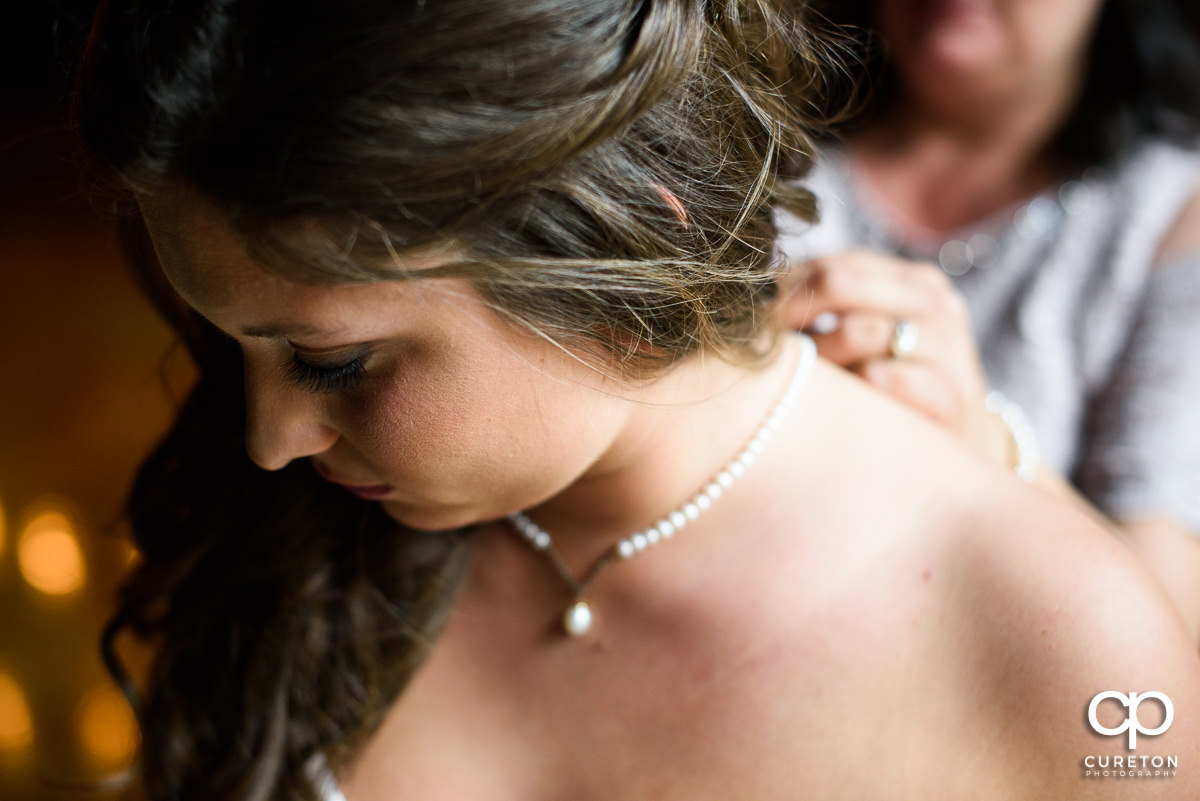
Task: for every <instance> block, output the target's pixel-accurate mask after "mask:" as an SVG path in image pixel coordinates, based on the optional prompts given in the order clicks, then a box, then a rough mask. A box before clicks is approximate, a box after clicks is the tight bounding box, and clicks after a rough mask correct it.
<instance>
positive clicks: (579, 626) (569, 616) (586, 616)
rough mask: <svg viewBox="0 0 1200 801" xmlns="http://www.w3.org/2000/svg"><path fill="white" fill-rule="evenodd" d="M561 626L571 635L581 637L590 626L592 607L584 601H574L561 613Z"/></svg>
mask: <svg viewBox="0 0 1200 801" xmlns="http://www.w3.org/2000/svg"><path fill="white" fill-rule="evenodd" d="M563 628H564V629H566V632H567V634H570V635H571V636H572V637H582V636H583V635H584V634H587V633H588V632H589V631H590V630H591V628H592V608H591V607H590V606H588V605H587V602H586V601H576V602H575V603H574V604H572V605H571V606H570V607H569V608H568V609H567V611H566V612H564V613H563Z"/></svg>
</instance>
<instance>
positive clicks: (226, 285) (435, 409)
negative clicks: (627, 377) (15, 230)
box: [142, 195, 631, 529]
mask: <svg viewBox="0 0 1200 801" xmlns="http://www.w3.org/2000/svg"><path fill="white" fill-rule="evenodd" d="M142 209H143V213H144V215H145V218H146V222H147V225H148V226H149V229H150V232H151V235H152V237H153V239H154V242H155V246H156V249H157V251H158V253H159V258H160V260H161V262H162V264H163V268H164V270H165V271H166V273H167V276H168V277H169V278H170V280H171V282H172V284H173V285H174V286H175V287H176V288H177V289H178V291H179V292H180V293H181V294H182V296H183V297H184V299H185V300H186V301H187V302H188V303H189V304H190V305H191V306H192V307H193V308H195V309H196V310H197V311H198V312H200V313H201V314H202V315H204V316H205V317H206V318H207V319H208V320H210V321H211V322H212V323H213V324H214V325H215V326H216V327H217V328H219V329H221V330H222V331H223V332H225V333H226V334H228V335H229V336H231V337H232V338H233V339H235V340H236V341H237V342H238V343H239V344H240V345H241V348H242V352H243V354H244V361H245V386H246V409H247V421H246V422H247V434H246V448H247V450H248V451H249V454H250V457H251V458H252V459H253V460H254V461H255V462H256V463H257V464H259V465H260V466H261V467H263V468H265V469H268V470H274V469H278V468H281V467H283V466H284V465H286V464H287V463H288V462H290V461H291V460H293V459H301V458H306V457H307V458H309V459H310V460H311V461H312V463H313V466H314V467H315V468H316V470H317V471H318V472H319V473H321V475H322V476H324V477H325V478H326V479H328V480H330V481H333V482H336V483H339V484H342V485H346V486H347V491H350V492H353V493H355V494H357V495H359V496H360V497H364V498H367V499H371V500H378V501H380V502H381V504H382V505H383V507H384V509H385V510H386V511H387V512H388V513H389V514H390V515H391V516H392V517H394V518H395V519H397V520H399V521H401V522H403V523H406V524H408V525H411V526H414V527H417V528H430V529H433V528H449V527H454V526H460V525H466V524H469V523H472V522H480V521H484V520H490V519H495V518H497V517H499V516H502V515H504V514H507V513H510V512H514V511H517V510H519V509H521V508H525V507H528V506H531V505H533V504H534V503H536V502H539V501H541V500H544V499H546V498H548V497H551V496H553V495H555V494H557V493H558V492H559V491H560V490H562V489H563V488H564V487H566V486H567V485H569V484H570V483H572V482H573V481H574V480H575V479H576V478H578V477H579V476H580V475H582V474H584V473H585V472H587V471H589V470H601V469H603V467H604V464H605V459H606V454H608V453H609V451H610V449H611V448H612V446H613V443H614V441H615V440H616V438H617V436H618V433H619V431H620V428H621V425H622V423H623V421H624V420H625V415H626V414H627V413H628V409H629V407H630V405H631V404H630V403H629V402H628V401H624V400H621V399H620V398H618V397H615V396H614V391H615V390H618V389H619V388H618V387H617V386H615V382H613V381H612V380H611V379H608V378H605V377H602V376H600V375H598V374H597V373H596V372H595V371H594V370H591V369H589V368H587V367H585V366H584V365H582V364H580V363H579V362H578V361H576V360H575V359H573V358H572V357H571V356H569V355H567V354H564V353H563V352H562V351H561V350H560V349H558V348H557V347H555V346H553V345H551V344H549V343H547V342H545V341H543V340H542V339H540V338H536V337H534V336H532V335H531V334H528V333H527V332H524V331H522V330H519V329H517V328H516V327H514V326H513V325H511V324H509V323H507V322H505V321H504V320H502V319H501V318H500V317H499V316H497V315H496V314H495V313H493V312H491V311H490V310H489V309H487V308H486V307H485V306H484V304H483V303H482V302H481V300H480V299H479V298H478V296H477V295H476V294H475V293H474V291H473V290H472V289H471V288H470V286H469V285H468V284H467V283H466V282H463V281H460V280H452V279H429V280H410V281H394V282H383V283H374V284H358V285H331V284H320V285H315V284H301V283H296V282H292V281H288V280H285V279H283V278H279V277H277V276H274V275H270V274H268V273H266V272H265V271H263V270H262V269H260V268H259V267H258V266H257V265H256V264H255V263H254V262H253V261H251V259H250V258H249V256H248V255H247V254H246V252H245V250H244V249H243V248H242V246H241V244H240V243H239V241H238V239H237V238H236V236H235V234H234V233H233V231H232V230H231V229H230V228H229V226H228V224H227V223H226V222H225V221H224V219H223V217H222V215H221V214H220V212H219V210H218V208H217V207H216V206H215V205H214V204H212V203H211V202H209V201H207V200H206V199H204V198H198V197H196V196H195V195H187V196H186V197H182V196H181V197H173V198H169V199H168V198H145V199H143V202H142ZM402 266H406V267H411V268H418V269H419V268H420V267H422V266H431V264H429V263H426V264H407V265H402Z"/></svg>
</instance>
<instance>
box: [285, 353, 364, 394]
mask: <svg viewBox="0 0 1200 801" xmlns="http://www.w3.org/2000/svg"><path fill="white" fill-rule="evenodd" d="M287 377H288V379H290V380H291V381H292V382H294V383H295V384H296V385H297V386H299V387H300V388H302V389H304V390H307V391H308V392H313V393H318V394H321V395H328V394H331V393H334V392H342V391H344V390H348V389H353V388H354V387H356V386H358V385H359V384H361V383H362V382H363V379H365V378H366V377H367V369H366V368H365V367H364V366H363V363H362V360H361V359H357V358H356V359H351V360H350V361H348V362H346V363H345V364H339V365H337V366H335V367H317V366H315V365H312V364H309V363H308V362H306V361H304V360H303V359H301V358H300V355H299V354H296V353H293V354H292V361H291V363H290V364H289V365H288V369H287Z"/></svg>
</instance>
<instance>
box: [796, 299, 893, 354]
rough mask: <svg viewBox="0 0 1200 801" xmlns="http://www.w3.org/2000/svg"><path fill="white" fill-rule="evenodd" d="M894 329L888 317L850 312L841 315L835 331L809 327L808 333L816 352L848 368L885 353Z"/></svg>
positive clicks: (891, 320)
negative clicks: (815, 346)
mask: <svg viewBox="0 0 1200 801" xmlns="http://www.w3.org/2000/svg"><path fill="white" fill-rule="evenodd" d="M895 328H896V321H895V320H893V319H892V318H890V317H884V316H883V315H879V314H872V313H870V312H850V313H847V314H843V315H841V317H840V325H839V326H838V327H837V328H836V329H835V330H833V331H821V330H818V329H812V330H811V332H810V336H811V337H812V339H813V342H815V343H816V345H817V352H818V353H820V354H821V355H822V356H824V357H825V358H826V359H828V360H830V361H832V362H834V363H835V364H840V365H842V366H843V367H849V366H853V365H857V364H861V363H862V362H865V361H867V360H869V359H878V358H880V357H881V356H884V355H886V354H887V352H888V343H889V342H890V341H891V338H892V332H893V331H894V330H895Z"/></svg>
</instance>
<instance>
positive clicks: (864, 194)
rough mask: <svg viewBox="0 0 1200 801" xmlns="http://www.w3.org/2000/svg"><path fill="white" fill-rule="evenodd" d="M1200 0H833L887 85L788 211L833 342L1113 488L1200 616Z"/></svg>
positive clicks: (1070, 471)
mask: <svg viewBox="0 0 1200 801" xmlns="http://www.w3.org/2000/svg"><path fill="white" fill-rule="evenodd" d="M1196 9H1197V6H1196V4H1195V3H1193V2H1190V0H1146V1H1145V2H1143V0H1108V1H1107V2H1102V1H1101V0H1052V1H1051V2H1033V1H1032V0H962V1H961V2H957V1H956V2H925V1H924V0H873V1H869V0H868V1H864V2H851V3H837V4H832V5H831V6H830V8H829V9H828V13H829V14H830V16H831V17H833V18H834V19H836V20H838V21H840V22H844V23H852V24H856V25H861V26H863V27H865V28H868V29H870V30H872V31H874V32H875V33H877V35H878V39H879V41H880V42H881V46H880V47H879V48H878V49H877V51H876V53H875V74H876V82H877V86H876V91H875V94H874V100H873V102H872V104H871V105H870V107H869V108H868V109H867V110H866V112H865V114H864V115H862V116H861V117H860V118H859V120H858V122H857V123H856V124H855V125H853V126H849V127H847V128H846V129H845V131H844V135H843V139H842V141H841V142H840V143H839V144H838V145H836V146H830V147H828V148H827V149H826V150H825V152H824V153H823V155H822V156H821V158H820V159H819V163H818V167H817V169H816V170H815V171H814V173H813V174H812V176H811V178H810V179H809V181H810V185H811V186H812V187H813V189H814V191H815V192H816V194H817V196H818V199H819V203H820V208H821V221H820V223H819V225H817V226H816V227H815V228H811V229H810V228H807V227H805V226H803V225H798V224H796V221H795V220H791V221H789V220H787V219H786V215H785V217H784V219H783V220H782V223H783V227H784V229H785V238H784V240H783V244H784V247H785V248H786V249H787V250H788V251H789V252H790V254H791V256H792V257H793V258H794V259H795V260H797V261H801V262H804V261H809V260H812V261H811V263H809V264H806V265H804V266H803V267H802V268H801V269H800V270H799V271H798V273H799V274H800V275H802V276H804V277H805V278H806V283H805V284H804V286H803V287H802V289H801V291H798V292H797V293H796V295H795V296H794V297H793V299H792V302H791V307H790V310H789V319H790V321H791V323H792V324H793V325H796V326H798V327H812V330H813V333H814V335H815V339H816V342H817V345H818V348H819V349H820V351H821V353H822V355H824V356H826V357H827V358H829V359H831V360H832V361H835V362H837V363H839V364H842V365H844V366H846V367H849V368H851V369H853V370H855V371H856V372H857V373H858V374H860V375H861V376H863V377H864V378H865V379H867V380H868V381H870V382H871V383H872V384H874V385H875V386H876V387H878V388H880V389H882V390H883V391H885V392H888V393H889V394H891V395H892V396H894V397H896V398H899V399H900V400H902V401H903V402H905V403H907V404H909V405H911V406H912V407H913V408H915V409H918V410H920V411H921V412H923V413H924V414H926V415H927V416H928V417H930V418H932V419H934V420H936V421H938V422H939V423H940V424H942V425H943V426H945V427H946V428H947V429H949V430H950V431H952V432H954V434H955V435H957V436H959V437H960V438H961V439H963V440H964V441H965V442H966V443H968V445H969V446H970V447H972V448H973V449H975V450H976V451H977V452H979V453H981V454H982V455H984V456H985V457H986V458H989V459H991V460H993V461H995V462H997V463H1000V464H1008V465H1011V466H1013V467H1016V468H1017V469H1018V470H1019V472H1020V473H1022V474H1023V475H1024V476H1025V477H1027V478H1030V479H1032V480H1034V481H1036V482H1037V483H1038V484H1041V485H1043V486H1046V487H1049V488H1051V489H1053V490H1054V491H1056V492H1059V493H1062V494H1065V495H1069V496H1071V497H1073V498H1075V499H1077V500H1079V501H1080V502H1081V503H1083V504H1085V505H1087V506H1088V507H1089V508H1092V509H1094V510H1098V511H1099V514H1100V515H1102V516H1103V517H1104V518H1106V519H1107V522H1108V525H1109V526H1110V527H1111V528H1112V529H1113V530H1114V531H1116V532H1117V533H1119V534H1120V535H1121V536H1122V538H1123V539H1124V540H1125V541H1126V542H1127V543H1129V544H1130V545H1131V546H1132V547H1133V548H1134V550H1135V551H1137V552H1138V553H1139V555H1140V556H1141V557H1142V559H1143V560H1144V561H1145V563H1146V564H1147V565H1148V566H1149V567H1150V569H1151V570H1152V572H1153V573H1154V574H1155V575H1156V576H1157V577H1158V579H1159V581H1160V582H1161V583H1162V584H1163V586H1164V587H1166V588H1167V590H1168V592H1169V593H1170V594H1171V596H1172V598H1173V599H1174V601H1175V605H1176V607H1177V609H1178V610H1179V612H1180V613H1181V614H1182V616H1183V617H1184V619H1185V621H1186V623H1187V626H1188V628H1189V630H1190V631H1191V632H1192V634H1193V636H1195V637H1200V540H1198V539H1197V536H1198V535H1200V428H1198V427H1197V426H1195V425H1194V424H1193V421H1192V417H1193V415H1194V412H1195V409H1196V408H1200V358H1197V357H1196V356H1195V354H1194V353H1193V350H1194V348H1195V344H1196V343H1197V342H1200V312H1198V310H1200V194H1198V193H1200V156H1197V153H1196V149H1195V148H1196V144H1197V134H1198V131H1200V20H1198V19H1197V17H1198V16H1200V15H1197V13H1196ZM801 232H802V233H801ZM796 233H800V235H799V236H796V237H792V236H790V234H796ZM814 324H815V326H814Z"/></svg>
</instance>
